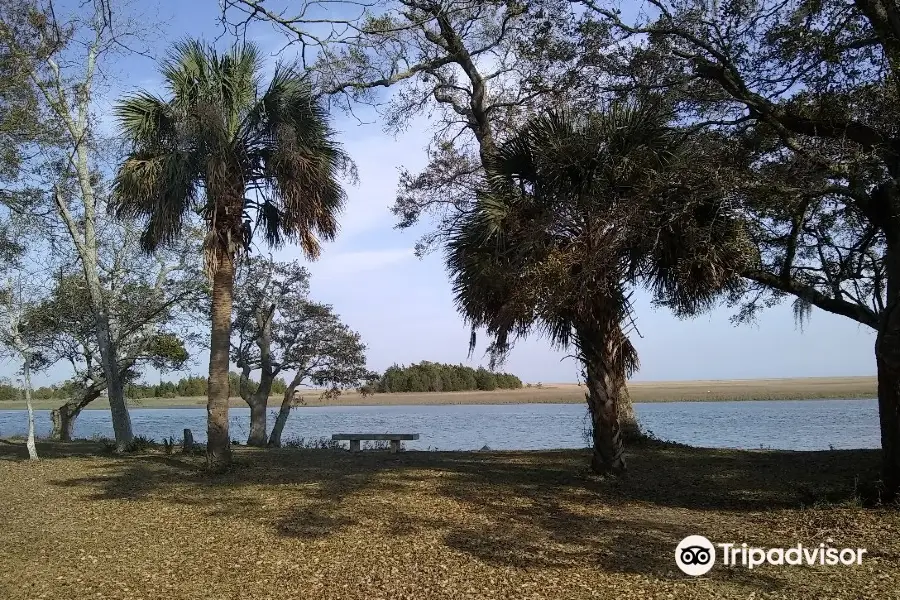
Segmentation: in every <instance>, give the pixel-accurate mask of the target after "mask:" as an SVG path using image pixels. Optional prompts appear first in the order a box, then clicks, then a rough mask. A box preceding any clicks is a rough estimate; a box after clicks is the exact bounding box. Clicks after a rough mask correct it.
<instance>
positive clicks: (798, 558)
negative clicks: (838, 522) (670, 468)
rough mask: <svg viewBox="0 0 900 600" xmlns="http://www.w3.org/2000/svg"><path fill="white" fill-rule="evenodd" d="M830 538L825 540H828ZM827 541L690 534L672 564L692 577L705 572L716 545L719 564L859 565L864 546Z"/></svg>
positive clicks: (711, 561)
mask: <svg viewBox="0 0 900 600" xmlns="http://www.w3.org/2000/svg"><path fill="white" fill-rule="evenodd" d="M831 541H832V540H831V538H829V539H828V540H827V542H828V544H830V543H831ZM828 544H826V543H824V542H823V543H821V544H819V545H818V546H813V547H807V546H804V545H803V544H797V545H796V546H791V547H790V548H768V549H765V548H754V547H752V546H748V545H747V544H715V545H714V544H713V543H712V542H710V541H709V540H708V539H706V538H705V537H703V536H702V535H689V536H687V537H686V538H684V539H683V540H681V542H679V543H678V546H676V547H675V564H676V565H678V568H679V569H681V570H682V571H683V572H684V573H686V574H688V575H692V576H694V577H696V576H699V575H704V574H706V573H708V572H709V570H710V569H712V567H713V565H714V564H715V563H716V548H717V547H718V548H719V549H720V550H721V559H722V564H723V565H725V566H728V567H734V566H741V567H746V568H748V569H754V568H756V567H759V566H761V565H764V564H769V565H779V566H780V565H827V566H836V565H845V566H849V565H861V564H862V559H863V555H864V554H865V553H866V552H868V550H866V549H865V548H842V549H839V548H832V547H831V546H829V545H828Z"/></svg>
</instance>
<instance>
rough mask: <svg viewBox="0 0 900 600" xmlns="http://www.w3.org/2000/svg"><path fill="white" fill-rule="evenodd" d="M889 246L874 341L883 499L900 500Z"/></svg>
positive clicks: (899, 297)
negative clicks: (882, 307)
mask: <svg viewBox="0 0 900 600" xmlns="http://www.w3.org/2000/svg"><path fill="white" fill-rule="evenodd" d="M893 250H894V248H893V245H892V244H891V245H889V246H888V251H887V257H886V258H887V260H886V261H885V262H886V271H887V300H888V302H887V308H886V309H885V311H884V312H883V314H882V316H881V322H880V323H879V326H878V336H877V337H876V338H875V364H876V365H877V369H878V418H879V421H880V425H881V453H882V483H883V485H884V490H883V499H884V500H885V501H888V502H890V501H893V500H895V499H897V498H898V497H900V260H898V256H896V252H895V251H893Z"/></svg>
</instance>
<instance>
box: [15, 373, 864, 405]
mask: <svg viewBox="0 0 900 600" xmlns="http://www.w3.org/2000/svg"><path fill="white" fill-rule="evenodd" d="M628 389H629V393H630V394H631V398H632V400H633V401H634V402H684V401H689V402H706V401H712V402H716V401H726V400H811V399H818V398H874V397H875V395H876V394H877V382H876V380H875V378H874V377H798V378H792V379H731V380H710V381H633V382H631V383H629V384H628ZM584 392H585V388H584V387H581V386H578V385H576V384H567V383H556V384H546V385H541V386H540V387H535V386H532V387H530V388H528V387H526V388H522V389H518V390H495V391H492V392H446V393H444V392H440V393H416V392H410V393H404V394H374V395H371V396H367V397H363V396H361V395H360V394H358V393H357V392H355V391H348V392H345V393H344V394H342V395H341V396H340V397H339V398H337V399H333V400H323V399H321V398H320V394H321V390H307V391H305V392H304V393H303V397H304V401H305V403H306V405H307V406H325V405H337V406H390V405H412V404H529V403H555V404H579V403H582V402H584ZM59 404H60V401H58V400H40V401H37V402H36V403H35V406H36V407H37V408H40V409H50V408H56V407H57V406H58V405H59ZM231 404H232V406H235V407H239V406H246V404H245V403H244V402H243V401H242V400H241V399H240V398H232V399H231ZM132 405H133V406H135V407H138V408H173V407H198V406H205V405H206V398H193V397H191V398H145V399H142V400H135V401H134V402H132ZM280 405H281V398H280V397H274V396H273V397H271V398H269V406H271V407H273V408H274V407H277V406H280ZM24 407H25V404H24V402H0V410H2V409H21V408H24ZM88 408H99V409H108V408H109V407H108V405H107V403H106V402H105V399H101V400H99V401H97V402H94V403H93V404H92V405H91V406H89V407H88Z"/></svg>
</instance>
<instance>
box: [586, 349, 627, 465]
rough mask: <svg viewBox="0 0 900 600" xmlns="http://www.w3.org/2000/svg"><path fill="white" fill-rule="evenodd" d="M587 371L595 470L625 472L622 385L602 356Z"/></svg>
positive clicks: (592, 462)
mask: <svg viewBox="0 0 900 600" xmlns="http://www.w3.org/2000/svg"><path fill="white" fill-rule="evenodd" d="M585 370H586V371H587V377H586V379H587V381H586V385H587V388H588V393H587V394H585V398H586V399H587V403H588V410H589V411H590V413H591V425H592V428H593V442H594V454H593V456H592V457H591V469H592V470H593V471H594V472H595V473H598V474H610V473H611V474H620V473H623V472H624V471H625V455H624V448H623V445H622V428H621V426H620V424H619V413H618V394H619V385H618V383H617V381H616V378H615V377H614V376H611V374H610V373H609V372H608V371H607V370H606V369H605V368H604V366H603V360H602V359H601V358H599V357H591V358H590V359H589V360H588V362H587V364H586V365H585Z"/></svg>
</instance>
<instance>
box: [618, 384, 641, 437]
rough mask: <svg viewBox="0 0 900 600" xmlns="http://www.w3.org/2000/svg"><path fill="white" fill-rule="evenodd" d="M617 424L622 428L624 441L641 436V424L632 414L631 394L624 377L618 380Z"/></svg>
mask: <svg viewBox="0 0 900 600" xmlns="http://www.w3.org/2000/svg"><path fill="white" fill-rule="evenodd" d="M618 413H619V425H620V426H621V428H622V439H623V440H624V441H626V442H628V441H632V440H638V439H639V438H640V437H641V435H642V434H641V426H640V424H638V420H637V416H635V414H634V405H633V404H632V403H631V395H630V394H629V393H628V383H627V382H626V381H625V379H622V381H620V382H619V406H618Z"/></svg>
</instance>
